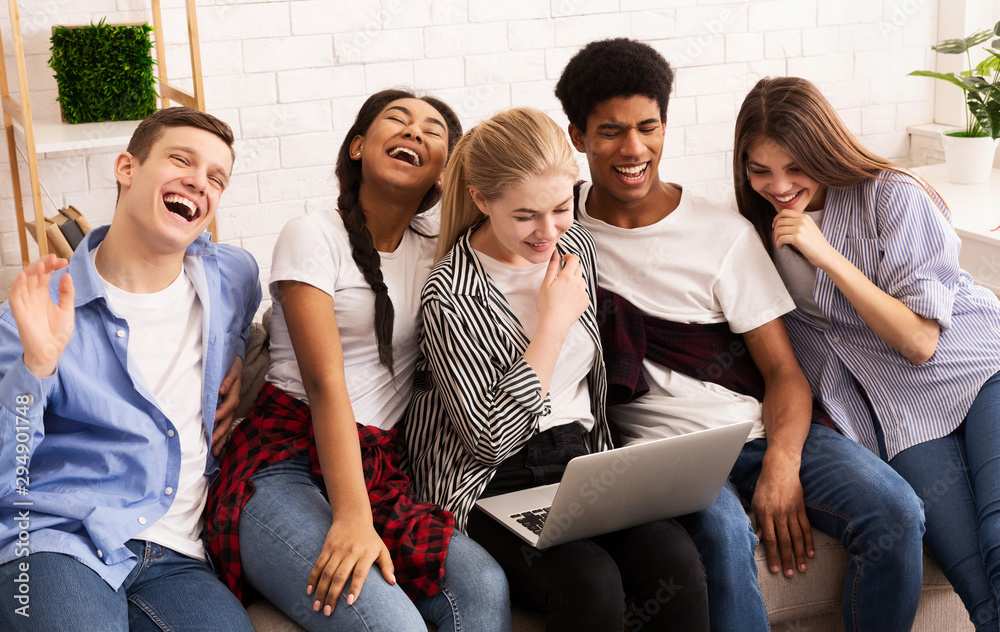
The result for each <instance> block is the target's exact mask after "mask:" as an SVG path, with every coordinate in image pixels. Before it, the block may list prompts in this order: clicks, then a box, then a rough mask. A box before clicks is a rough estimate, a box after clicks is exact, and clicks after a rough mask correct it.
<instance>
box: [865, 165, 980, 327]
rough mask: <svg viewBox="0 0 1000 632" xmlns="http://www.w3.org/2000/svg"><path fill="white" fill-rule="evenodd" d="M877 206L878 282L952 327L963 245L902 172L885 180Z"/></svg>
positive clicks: (921, 312) (927, 315)
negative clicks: (960, 250) (960, 252)
mask: <svg viewBox="0 0 1000 632" xmlns="http://www.w3.org/2000/svg"><path fill="white" fill-rule="evenodd" d="M882 179H883V180H882V186H881V187H879V192H878V200H877V202H876V206H875V212H876V221H877V222H878V244H877V247H878V250H879V251H880V252H879V253H874V254H876V255H881V256H880V258H879V262H878V272H877V275H878V276H877V279H878V281H877V283H878V285H879V286H880V287H882V289H883V290H884V291H885V292H886V293H887V294H889V295H890V296H894V297H895V298H897V299H898V300H899V301H901V302H902V303H903V304H904V305H906V306H907V307H909V308H910V309H911V310H913V312H914V313H916V314H918V315H919V316H923V317H924V318H930V319H934V320H937V321H938V323H939V324H940V325H941V328H942V329H948V328H949V327H950V326H951V314H952V308H953V305H954V301H955V296H956V292H957V288H958V281H959V276H960V274H961V270H960V269H959V267H958V251H959V248H960V244H961V242H960V241H959V239H958V236H957V235H956V234H955V231H954V230H952V228H951V225H950V224H949V222H948V219H947V218H946V217H945V215H944V213H942V211H941V209H939V208H938V207H937V205H936V204H934V201H933V200H932V199H931V198H930V196H929V195H928V194H927V193H926V192H925V191H924V190H923V189H922V188H921V187H920V186H919V184H918V183H917V182H916V181H915V180H913V179H912V178H910V177H909V176H904V175H902V174H894V173H887V174H883V176H882Z"/></svg>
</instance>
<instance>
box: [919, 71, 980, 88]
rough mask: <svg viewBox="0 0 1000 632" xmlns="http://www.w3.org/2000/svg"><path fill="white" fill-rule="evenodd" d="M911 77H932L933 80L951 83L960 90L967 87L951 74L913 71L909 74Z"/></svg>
mask: <svg viewBox="0 0 1000 632" xmlns="http://www.w3.org/2000/svg"><path fill="white" fill-rule="evenodd" d="M910 76H913V77H932V78H934V79H941V80H943V81H947V82H949V83H953V84H955V85H956V86H958V87H959V88H961V89H962V90H968V89H969V88H968V86H966V85H965V83H963V82H962V79H961V78H959V77H957V76H955V73H953V72H934V71H933V70H914V71H913V72H911V73H910Z"/></svg>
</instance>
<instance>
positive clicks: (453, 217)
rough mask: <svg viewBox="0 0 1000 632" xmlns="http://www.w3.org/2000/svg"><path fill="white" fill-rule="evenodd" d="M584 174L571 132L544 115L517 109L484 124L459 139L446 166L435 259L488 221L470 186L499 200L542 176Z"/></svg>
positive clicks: (529, 109) (500, 114) (575, 175)
mask: <svg viewBox="0 0 1000 632" xmlns="http://www.w3.org/2000/svg"><path fill="white" fill-rule="evenodd" d="M579 172H580V169H579V166H578V165H577V163H576V159H575V158H574V157H573V149H572V148H571V147H570V145H569V141H568V140H567V138H566V134H565V132H563V130H562V129H561V128H560V127H559V126H558V125H557V124H556V122H555V121H553V120H552V119H551V118H549V117H548V116H547V115H546V114H545V113H544V112H541V111H540V110H536V109H535V108H526V107H520V108H511V109H509V110H505V111H503V112H500V113H499V114H497V115H495V116H494V117H493V118H491V119H489V120H486V121H483V122H481V123H480V124H479V125H477V126H475V127H473V128H472V129H470V130H469V131H468V132H466V134H465V135H464V136H462V139H461V140H459V141H458V145H456V146H455V150H454V151H453V152H452V154H451V159H450V160H449V161H448V166H447V167H446V168H445V172H444V178H443V183H444V184H443V187H442V188H443V191H442V196H441V234H440V237H439V238H438V247H437V253H436V255H435V260H436V261H439V260H440V259H441V258H442V257H444V255H445V254H447V253H448V251H449V250H451V247H452V246H454V245H455V241H457V240H458V237H459V235H461V234H462V233H464V232H465V231H466V230H467V229H468V228H469V227H470V226H472V225H473V224H475V223H476V222H478V221H479V220H480V219H481V218H482V217H483V214H482V212H481V211H480V210H479V207H478V206H476V203H475V202H474V201H473V199H472V195H471V194H470V193H469V188H470V187H472V188H475V189H478V190H479V191H480V192H481V193H482V194H483V197H485V198H486V199H487V200H495V199H498V198H500V197H503V194H504V192H505V191H506V190H507V187H509V186H510V185H512V184H520V183H522V182H526V181H528V180H530V179H531V178H534V177H536V176H541V175H567V176H570V177H571V178H574V179H575V178H576V177H577V175H578V174H579Z"/></svg>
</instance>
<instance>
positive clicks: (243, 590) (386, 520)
mask: <svg viewBox="0 0 1000 632" xmlns="http://www.w3.org/2000/svg"><path fill="white" fill-rule="evenodd" d="M311 419H312V416H311V414H310V412H309V406H307V405H306V404H304V403H303V402H301V401H299V400H298V399H296V398H294V397H292V396H291V395H288V394H287V393H285V392H284V391H282V390H280V389H278V388H277V387H275V386H273V385H271V384H264V387H263V388H261V390H260V395H259V396H258V397H257V404H256V406H254V409H253V412H251V413H250V415H249V416H248V417H247V418H246V420H244V421H243V423H241V424H239V425H238V426H237V427H236V429H235V430H234V431H233V435H232V438H231V439H230V441H229V446H228V447H227V449H226V454H225V457H224V458H223V459H222V463H221V469H220V472H219V477H218V478H217V479H216V481H215V483H214V484H213V485H212V487H211V489H210V490H209V494H208V507H207V510H206V515H207V516H208V521H207V522H208V525H207V527H208V532H207V536H208V550H209V553H210V554H211V556H212V558H213V560H214V562H215V564H216V568H217V569H218V570H219V575H220V577H221V578H222V581H223V582H225V584H226V585H227V586H229V589H230V590H232V591H233V594H235V595H236V596H237V597H239V598H240V599H241V600H243V601H244V602H249V601H251V599H250V595H249V594H247V593H248V592H249V591H248V590H247V588H249V587H247V586H245V585H244V583H243V577H242V571H243V565H242V564H241V562H240V538H239V520H240V513H241V512H242V510H243V506H244V505H246V502H247V501H248V500H249V499H250V497H251V496H252V495H253V491H254V486H253V482H252V481H251V480H250V477H251V476H252V475H253V473H254V472H256V471H257V470H258V469H260V468H263V467H266V466H268V465H273V464H275V463H278V462H280V461H284V460H285V459H287V458H290V457H292V456H295V455H296V454H300V453H301V452H302V451H304V450H308V451H309V460H310V462H311V464H312V473H313V474H314V475H315V476H317V477H319V478H320V481H322V476H321V473H320V468H319V457H318V455H317V452H316V441H315V439H314V438H313V428H312V421H311ZM397 434H398V433H397V430H396V429H393V430H389V431H384V430H380V429H379V428H376V427H373V426H363V425H361V424H358V437H359V439H360V440H361V458H362V467H363V469H364V473H365V483H366V486H367V488H368V500H369V502H371V506H372V518H373V520H374V523H375V529H376V531H378V533H379V535H380V536H381V537H382V541H383V542H385V545H386V547H388V549H389V553H390V554H391V555H392V563H393V565H394V566H395V575H396V580H397V581H398V582H399V584H400V586H401V587H402V588H403V590H405V591H406V594H407V595H409V597H410V599H413V600H418V599H422V598H424V597H430V596H431V595H435V594H437V593H438V592H439V590H440V582H441V580H442V579H443V578H444V560H445V556H446V555H447V551H448V541H449V539H450V538H451V534H452V532H453V531H454V529H455V519H454V518H453V517H452V515H451V514H450V513H449V512H447V511H445V510H443V509H441V508H440V507H438V506H437V505H433V504H431V503H421V502H416V501H415V500H413V499H412V498H411V497H410V496H409V490H410V479H409V477H408V476H407V475H406V474H405V473H403V472H402V471H401V470H400V469H399V466H398V461H399V459H398V456H397V454H396V451H395V449H394V444H395V440H396V435H397ZM305 580H306V578H305V577H303V578H302V581H303V583H305Z"/></svg>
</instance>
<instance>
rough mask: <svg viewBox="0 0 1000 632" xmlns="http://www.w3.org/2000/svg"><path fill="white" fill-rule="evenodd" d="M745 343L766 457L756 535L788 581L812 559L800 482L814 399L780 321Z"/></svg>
mask: <svg viewBox="0 0 1000 632" xmlns="http://www.w3.org/2000/svg"><path fill="white" fill-rule="evenodd" d="M744 339H745V340H746V344H747V348H748V349H749V350H750V355H751V356H752V357H753V359H754V362H755V363H756V364H757V368H758V369H759V370H760V372H761V374H762V375H763V376H764V385H765V390H764V409H763V416H764V428H765V430H766V431H767V452H765V454H764V461H763V463H762V465H761V473H760V478H759V479H758V480H757V488H756V491H755V492H754V497H753V508H754V512H755V513H756V514H757V533H758V536H759V537H760V538H761V540H763V542H764V551H765V553H766V555H767V565H768V568H770V569H771V572H772V573H777V572H778V571H779V570H781V568H784V572H785V575H787V576H789V577H791V576H793V575H794V574H795V568H796V565H797V567H798V570H799V571H800V572H803V571H805V570H806V557H807V556H808V557H813V556H814V555H815V547H814V545H813V540H812V530H811V528H810V526H809V520H808V519H807V518H806V508H805V500H804V498H803V494H802V483H801V482H800V481H799V466H800V465H801V462H802V446H803V445H804V444H805V441H806V437H807V436H808V434H809V424H810V422H811V411H812V396H811V394H810V391H809V383H808V382H807V381H806V377H805V375H804V374H803V373H802V369H801V368H799V363H798V361H797V360H796V359H795V353H794V351H793V350H792V344H791V341H789V339H788V332H787V331H786V330H785V324H784V322H783V321H782V320H781V318H776V319H774V320H772V321H770V322H768V323H766V324H764V325H761V326H760V327H757V328H756V329H753V330H751V331H749V332H747V333H745V334H744ZM779 564H780V565H779Z"/></svg>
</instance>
